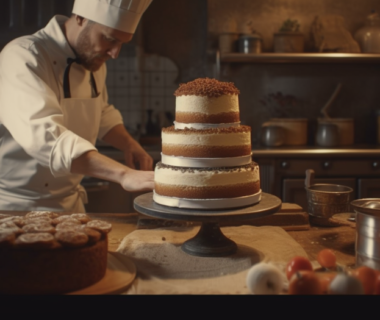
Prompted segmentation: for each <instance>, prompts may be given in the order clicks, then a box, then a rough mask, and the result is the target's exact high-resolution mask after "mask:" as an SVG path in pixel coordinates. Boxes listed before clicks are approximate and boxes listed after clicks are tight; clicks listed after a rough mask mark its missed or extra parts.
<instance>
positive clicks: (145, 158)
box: [102, 124, 153, 170]
mask: <svg viewBox="0 0 380 320" xmlns="http://www.w3.org/2000/svg"><path fill="white" fill-rule="evenodd" d="M102 140H103V141H105V142H107V143H109V144H110V145H111V146H113V147H115V148H116V149H119V150H121V151H123V152H124V158H125V163H126V165H127V166H128V167H130V168H133V169H135V164H138V165H139V168H140V170H153V159H152V157H151V156H150V155H149V154H148V153H147V152H146V151H145V150H144V149H143V148H142V147H141V145H140V144H139V143H138V142H137V141H136V140H135V139H133V138H132V137H131V135H130V134H129V133H128V131H127V130H126V129H125V127H124V125H122V124H118V125H116V126H115V127H113V128H112V129H111V130H109V131H108V132H107V133H106V134H105V135H104V137H103V138H102Z"/></svg>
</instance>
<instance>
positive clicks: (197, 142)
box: [161, 125, 251, 158]
mask: <svg viewBox="0 0 380 320" xmlns="http://www.w3.org/2000/svg"><path fill="white" fill-rule="evenodd" d="M161 138H162V153H163V154H165V155H170V156H180V157H191V158H223V157H240V156H246V155H250V154H251V127H249V126H244V125H241V126H238V127H227V128H210V129H192V128H185V129H175V128H174V126H171V127H167V128H163V129H162V135H161Z"/></svg>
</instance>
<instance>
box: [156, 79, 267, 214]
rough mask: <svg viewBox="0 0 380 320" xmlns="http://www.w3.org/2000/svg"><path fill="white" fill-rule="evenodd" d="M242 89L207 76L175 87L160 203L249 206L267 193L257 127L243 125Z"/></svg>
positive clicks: (165, 132)
mask: <svg viewBox="0 0 380 320" xmlns="http://www.w3.org/2000/svg"><path fill="white" fill-rule="evenodd" d="M239 93H240V92H239V90H238V89H237V88H236V87H235V86H234V84H233V83H230V82H220V81H218V80H215V79H209V78H202V79H196V80H194V81H191V82H188V83H186V84H181V85H180V86H179V88H178V89H177V90H176V91H175V93H174V95H175V96H176V114H175V122H174V126H171V127H168V128H163V129H162V154H161V162H159V163H158V164H157V165H156V168H155V190H154V193H153V199H154V201H155V202H156V203H159V204H162V205H166V206H171V207H180V208H193V209H219V208H235V207H242V206H248V205H251V204H254V203H257V202H259V201H260V199H261V190H260V177H259V166H258V165H257V164H256V163H255V162H252V157H251V128H250V127H249V126H244V125H240V112H239V102H238V95H239Z"/></svg>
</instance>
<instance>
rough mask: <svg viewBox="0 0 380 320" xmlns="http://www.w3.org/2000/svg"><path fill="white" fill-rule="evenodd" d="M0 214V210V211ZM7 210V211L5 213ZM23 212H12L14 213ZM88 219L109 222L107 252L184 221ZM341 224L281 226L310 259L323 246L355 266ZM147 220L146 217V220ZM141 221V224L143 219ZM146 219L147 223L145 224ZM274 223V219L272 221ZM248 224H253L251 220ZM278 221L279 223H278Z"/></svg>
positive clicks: (346, 227)
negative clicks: (134, 236) (139, 234)
mask: <svg viewBox="0 0 380 320" xmlns="http://www.w3.org/2000/svg"><path fill="white" fill-rule="evenodd" d="M0 213H1V211H0ZM7 213H9V212H7ZM25 213H26V212H14V214H16V215H20V214H25ZM88 215H89V216H90V217H91V218H92V219H101V220H104V221H108V222H110V223H112V231H111V232H110V233H109V251H116V250H117V249H118V247H119V245H120V243H121V242H122V240H123V239H124V237H125V236H127V235H128V234H130V233H131V232H133V231H134V230H137V229H153V228H156V227H162V226H170V227H173V226H174V227H175V226H176V225H175V224H176V223H182V224H183V223H186V222H178V221H168V220H162V219H152V220H149V217H146V216H144V215H142V214H139V213H136V212H132V213H88ZM341 215H342V216H341V217H340V218H341V219H342V221H344V222H345V223H343V225H342V226H339V227H318V226H312V225H311V226H310V225H306V226H303V227H302V228H300V227H299V226H297V225H295V226H287V225H282V227H283V228H284V229H285V230H286V231H287V233H288V234H289V235H290V236H291V237H292V238H293V239H294V240H295V241H296V242H297V243H298V244H300V246H301V247H302V248H303V249H304V250H305V252H306V253H307V255H308V257H309V259H310V260H311V261H313V260H316V258H317V255H318V252H319V251H320V250H322V249H324V248H329V249H332V250H334V252H335V253H336V256H337V262H338V264H340V265H342V266H347V267H354V266H355V236H356V230H355V223H354V222H349V221H347V219H346V218H348V217H349V216H350V215H349V214H341ZM345 215H347V216H345ZM147 219H148V220H147ZM144 221H145V223H142V222H144ZM146 221H150V222H151V223H149V224H147V223H146ZM273 221H274V224H273V225H276V224H275V223H276V221H280V220H273ZM249 224H252V225H255V221H250V222H249ZM256 224H259V225H260V224H261V225H265V221H261V223H260V221H256ZM280 224H281V223H280Z"/></svg>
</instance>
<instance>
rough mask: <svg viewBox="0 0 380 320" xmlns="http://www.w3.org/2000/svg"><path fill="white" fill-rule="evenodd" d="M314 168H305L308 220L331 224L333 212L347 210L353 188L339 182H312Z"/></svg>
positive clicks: (326, 224) (325, 224) (323, 224)
mask: <svg viewBox="0 0 380 320" xmlns="http://www.w3.org/2000/svg"><path fill="white" fill-rule="evenodd" d="M313 179H314V170H311V169H309V170H306V180H305V189H306V195H307V209H308V210H307V212H308V214H309V218H310V222H312V223H314V224H319V225H322V226H331V225H333V223H332V222H331V220H330V218H332V216H333V215H334V214H337V213H343V212H349V209H350V195H351V193H352V192H353V189H352V188H350V187H347V186H343V185H339V184H324V183H317V184H313Z"/></svg>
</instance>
